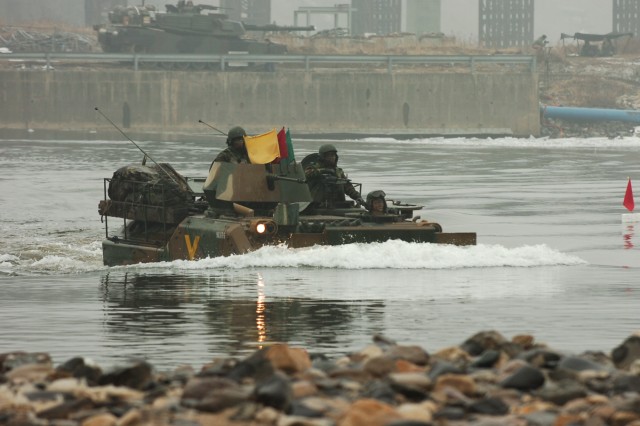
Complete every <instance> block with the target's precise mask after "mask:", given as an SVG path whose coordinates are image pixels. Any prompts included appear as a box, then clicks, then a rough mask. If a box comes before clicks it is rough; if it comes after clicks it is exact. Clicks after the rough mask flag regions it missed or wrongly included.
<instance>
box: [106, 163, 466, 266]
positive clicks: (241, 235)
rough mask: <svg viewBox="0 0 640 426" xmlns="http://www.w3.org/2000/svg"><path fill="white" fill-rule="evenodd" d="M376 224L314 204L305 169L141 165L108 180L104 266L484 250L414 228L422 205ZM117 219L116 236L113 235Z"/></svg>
mask: <svg viewBox="0 0 640 426" xmlns="http://www.w3.org/2000/svg"><path fill="white" fill-rule="evenodd" d="M388 207H389V208H388V211H387V213H386V214H384V215H382V216H372V215H371V214H370V213H369V212H368V211H367V210H365V209H362V208H358V207H356V206H355V205H353V204H352V203H351V204H350V203H344V204H342V205H338V206H322V207H320V206H314V205H313V204H312V203H311V195H310V193H309V189H308V187H307V184H306V182H305V178H304V172H303V169H302V166H301V165H300V164H296V163H293V164H289V165H258V164H230V163H214V164H213V166H212V168H211V170H210V173H209V176H208V177H207V178H206V179H204V178H199V179H198V178H184V177H182V176H181V175H179V174H178V173H177V172H175V170H173V168H171V166H169V165H168V164H161V165H157V166H153V167H147V166H140V165H132V166H127V167H124V168H122V169H120V170H118V171H117V172H116V173H115V174H114V176H113V177H112V178H110V179H105V188H104V199H103V200H101V201H100V203H99V212H100V214H101V215H102V216H103V219H104V220H105V223H106V239H105V240H104V241H103V245H102V247H103V260H104V264H105V265H109V266H115V265H129V264H135V263H141V262H159V261H171V260H177V259H184V260H196V259H202V258H207V257H216V256H229V255H232V254H243V253H247V252H251V251H254V250H257V249H259V248H260V247H263V246H266V245H280V244H285V245H286V246H288V247H290V248H299V247H309V246H313V245H341V244H349V243H371V242H383V241H387V240H389V239H400V240H403V241H411V242H420V243H435V244H455V245H475V243H476V234H475V233H472V232H463V233H445V232H443V231H442V227H441V226H440V225H439V224H437V223H432V222H426V221H419V220H410V219H411V217H412V216H413V212H414V211H415V210H419V209H420V208H421V206H416V205H410V204H402V203H399V202H393V201H388ZM114 220H116V221H117V222H116V226H115V228H116V229H117V231H116V232H112V229H113V228H114V226H113V221H114Z"/></svg>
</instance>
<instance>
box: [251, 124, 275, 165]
mask: <svg viewBox="0 0 640 426" xmlns="http://www.w3.org/2000/svg"><path fill="white" fill-rule="evenodd" d="M244 145H245V147H246V148H247V153H248V154H249V160H250V161H251V164H269V163H271V162H273V160H275V159H276V158H278V157H280V148H279V147H278V134H277V133H276V129H273V130H271V131H270V132H267V133H263V134H261V135H257V136H245V137H244Z"/></svg>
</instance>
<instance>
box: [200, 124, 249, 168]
mask: <svg viewBox="0 0 640 426" xmlns="http://www.w3.org/2000/svg"><path fill="white" fill-rule="evenodd" d="M245 136H247V132H245V131H244V129H243V128H242V127H239V126H236V127H234V128H232V129H231V130H229V133H227V145H228V146H227V148H226V149H225V150H223V151H222V152H220V154H218V156H217V157H216V159H215V160H213V163H215V162H226V163H234V164H241V163H250V161H249V154H247V148H246V147H245V146H244V137H245ZM213 163H211V166H209V170H211V167H213Z"/></svg>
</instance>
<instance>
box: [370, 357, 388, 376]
mask: <svg viewBox="0 0 640 426" xmlns="http://www.w3.org/2000/svg"><path fill="white" fill-rule="evenodd" d="M394 367H395V363H394V362H393V360H392V359H391V358H387V357H384V356H378V357H375V358H370V359H369V360H368V361H366V362H365V364H364V371H366V372H367V373H369V374H371V375H372V376H374V377H383V376H386V375H387V374H389V373H390V372H391V371H393V368H394Z"/></svg>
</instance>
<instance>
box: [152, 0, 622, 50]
mask: <svg viewBox="0 0 640 426" xmlns="http://www.w3.org/2000/svg"><path fill="white" fill-rule="evenodd" d="M348 2H349V0H271V19H272V21H275V22H276V23H277V24H280V25H293V23H294V22H293V11H294V10H296V9H298V8H299V7H303V6H334V5H336V4H342V3H348ZM534 2H535V16H534V36H535V37H536V38H537V37H538V36H539V35H542V34H546V35H547V36H548V37H549V40H550V41H551V43H554V44H555V43H556V42H557V41H558V40H560V33H563V32H564V33H568V34H573V33H576V32H591V33H607V32H609V31H611V28H612V12H611V10H612V0H534ZM147 3H148V4H158V5H161V10H164V4H165V3H173V2H172V1H166V0H147ZM195 3H199V4H210V5H218V4H219V3H220V2H219V1H218V0H197V1H195ZM478 4H479V1H478V0H442V16H441V22H442V25H441V28H442V32H443V33H445V34H446V35H455V36H456V37H458V38H460V39H461V40H464V41H477V39H478ZM300 19H301V21H300V22H299V24H301V25H305V24H306V22H303V20H304V18H302V17H301V18H300ZM311 24H312V25H315V26H316V28H317V29H319V30H323V29H328V28H332V27H333V16H329V15H313V16H312V20H311ZM341 25H344V26H346V21H345V23H341Z"/></svg>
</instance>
